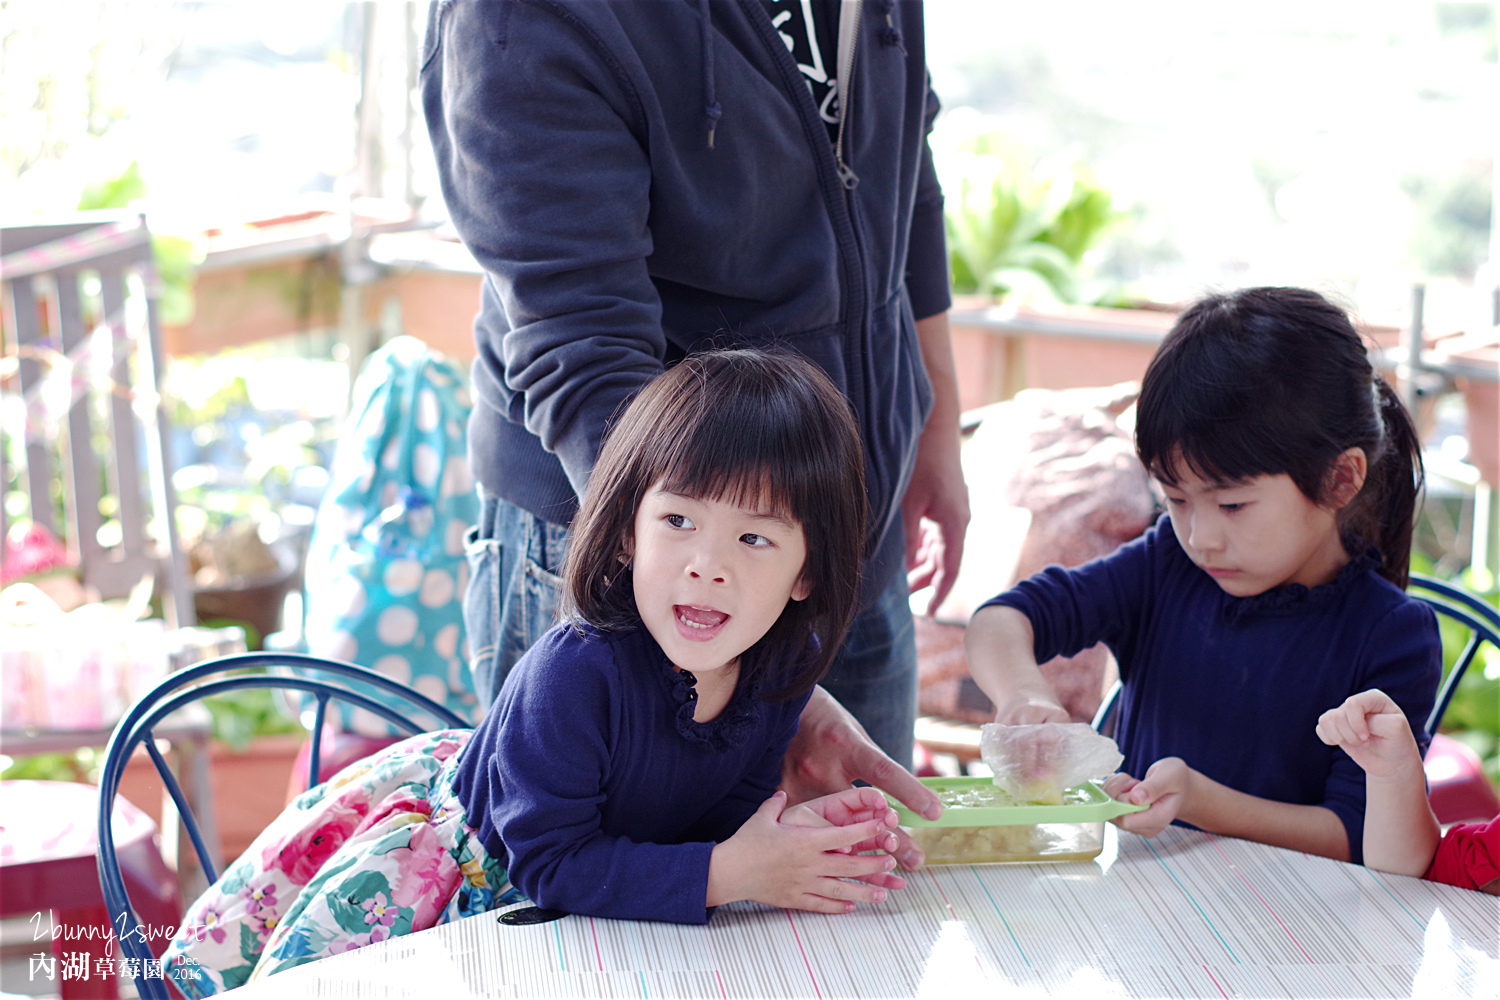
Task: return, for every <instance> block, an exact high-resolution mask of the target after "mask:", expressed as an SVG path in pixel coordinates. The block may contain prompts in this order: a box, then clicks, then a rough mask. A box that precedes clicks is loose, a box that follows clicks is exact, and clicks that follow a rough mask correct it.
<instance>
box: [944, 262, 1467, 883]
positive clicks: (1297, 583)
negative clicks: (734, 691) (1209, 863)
mask: <svg viewBox="0 0 1500 1000" xmlns="http://www.w3.org/2000/svg"><path fill="white" fill-rule="evenodd" d="M1136 450H1137V452H1138V454H1139V455H1140V458H1141V461H1142V462H1143V463H1144V464H1145V466H1146V469H1147V470H1148V471H1149V472H1150V473H1151V476H1152V477H1153V479H1155V481H1156V483H1157V484H1158V486H1159V487H1160V489H1161V492H1162V494H1163V499H1164V501H1165V505H1166V508H1167V514H1168V516H1167V517H1163V518H1161V519H1160V520H1159V521H1158V522H1157V523H1156V525H1154V526H1153V527H1152V528H1151V529H1149V530H1148V531H1147V532H1146V533H1145V534H1144V535H1143V536H1142V537H1141V538H1139V539H1137V540H1136V541H1134V542H1131V543H1129V544H1128V545H1125V546H1123V547H1122V548H1120V549H1119V550H1118V551H1116V552H1115V553H1113V554H1112V555H1109V556H1106V557H1104V558H1102V559H1098V560H1095V561H1094V562H1092V563H1088V564H1086V565H1084V566H1080V567H1077V568H1076V569H1072V570H1063V569H1060V568H1057V567H1051V568H1049V569H1047V570H1044V571H1043V572H1041V573H1039V574H1037V575H1036V576H1034V577H1032V578H1031V579H1029V580H1025V581H1022V582H1021V583H1020V584H1018V585H1017V586H1016V587H1015V588H1014V589H1012V590H1010V591H1007V592H1006V593H1004V594H1001V595H1000V596H999V597H996V598H995V599H994V600H993V601H991V602H989V604H987V605H985V606H984V607H983V608H981V609H980V610H979V611H978V612H976V613H975V615H974V619H973V621H972V622H971V623H970V625H969V633H968V637H967V647H968V658H969V665H970V669H971V671H972V672H973V674H974V677H975V679H976V680H977V681H978V683H979V685H980V687H981V688H983V689H984V690H985V692H986V693H987V694H989V696H990V698H991V700H992V701H994V703H995V706H996V713H995V721H997V722H999V723H1002V724H1011V725H1017V724H1024V723H1038V722H1066V721H1068V716H1067V713H1066V712H1065V711H1064V710H1063V709H1062V707H1061V704H1060V702H1059V700H1058V698H1057V696H1056V694H1055V693H1054V692H1053V691H1052V689H1051V687H1050V686H1049V685H1048V684H1047V682H1046V681H1045V680H1044V679H1043V678H1042V675H1041V673H1040V671H1039V670H1038V669H1037V663H1038V662H1044V661H1046V660H1048V659H1051V658H1052V657H1054V656H1058V655H1072V654H1075V653H1077V652H1079V651H1080V650H1083V649H1085V648H1087V647H1089V646H1091V645H1093V644H1094V643H1096V642H1104V643H1106V644H1107V645H1108V646H1109V647H1110V649H1111V651H1112V652H1113V653H1114V656H1115V659H1116V661H1117V662H1118V663H1119V670H1120V679H1121V681H1122V683H1123V691H1122V695H1121V701H1120V706H1119V713H1118V716H1117V718H1118V723H1117V729H1116V739H1117V740H1118V742H1119V744H1120V749H1121V751H1122V752H1123V753H1124V754H1125V762H1124V764H1123V765H1122V771H1121V773H1120V774H1117V775H1115V776H1114V777H1112V778H1111V779H1110V780H1109V781H1108V782H1107V783H1106V785H1105V788H1106V789H1107V790H1108V791H1110V793H1111V794H1113V795H1114V796H1115V797H1116V798H1119V799H1122V800H1124V801H1127V802H1132V803H1137V804H1146V805H1149V806H1150V808H1149V809H1147V810H1145V811H1144V812H1139V813H1133V814H1130V815H1128V816H1124V817H1121V818H1120V819H1119V820H1116V822H1117V823H1118V824H1119V825H1120V826H1121V827H1122V828H1124V829H1127V830H1131V831H1134V832H1137V833H1140V834H1143V835H1145V836H1152V835H1154V834H1156V833H1158V832H1160V831H1161V830H1162V829H1163V828H1164V827H1165V826H1166V825H1167V824H1169V823H1172V822H1177V823H1179V824H1183V825H1190V826H1196V827H1198V828H1200V829H1204V830H1208V831H1210V832H1214V833H1222V834H1226V835H1230V836H1237V837H1243V838H1246V839H1250V840H1258V841H1262V842H1264V843H1269V844H1275V845H1278V846H1282V847H1288V848H1292V849H1294V850H1300V851H1306V852H1309V853H1314V854H1321V855H1324V856H1327V857H1332V858H1338V859H1341V860H1353V861H1356V862H1358V861H1360V860H1361V855H1362V843H1363V830H1364V812H1365V780H1364V778H1365V776H1364V772H1363V771H1362V770H1361V768H1360V767H1359V766H1358V765H1357V764H1355V763H1354V761H1353V760H1352V759H1351V758H1350V757H1349V755H1348V754H1346V753H1345V752H1344V751H1343V750H1342V749H1339V748H1337V747H1334V746H1329V745H1327V744H1324V743H1323V742H1322V741H1321V740H1319V739H1318V737H1317V735H1316V727H1317V721H1318V717H1319V716H1320V715H1321V714H1322V713H1323V712H1325V711H1327V710H1328V709H1330V708H1334V707H1337V706H1338V705H1341V704H1342V703H1343V702H1344V700H1345V699H1346V698H1348V697H1349V696H1350V695H1352V694H1355V693H1356V692H1360V691H1365V690H1368V689H1371V688H1379V689H1380V690H1382V691H1384V692H1385V693H1386V694H1388V695H1389V696H1390V697H1391V698H1392V699H1393V700H1394V702H1395V703H1396V705H1398V706H1399V707H1400V709H1401V711H1402V712H1403V714H1405V716H1406V718H1407V721H1408V723H1409V724H1410V725H1411V729H1412V732H1413V733H1415V734H1417V739H1418V743H1419V745H1420V746H1421V748H1422V750H1423V751H1424V752H1425V750H1426V746H1427V743H1428V742H1429V741H1430V737H1429V736H1428V734H1427V733H1426V732H1425V729H1424V722H1425V719H1426V717H1427V713H1428V712H1429V711H1430V709H1431V708H1432V704H1433V699H1434V697H1435V693H1436V690H1437V683H1438V678H1439V674H1440V669H1441V647H1440V644H1439V639H1438V631H1437V622H1436V620H1435V618H1434V616H1433V614H1432V612H1431V610H1430V609H1428V608H1427V607H1426V605H1424V604H1422V603H1420V602H1419V601H1416V600H1414V599H1412V598H1409V597H1408V596H1407V595H1406V594H1405V592H1404V590H1403V588H1404V587H1405V586H1406V582H1407V575H1408V564H1409V558H1410V549H1411V536H1412V522H1413V519H1414V517H1415V514H1416V504H1417V497H1418V493H1419V490H1420V488H1421V483H1422V465H1421V452H1420V447H1419V442H1418V440H1417V434H1416V430H1415V428H1414V426H1413V424H1412V420H1411V417H1410V415H1409V414H1408V413H1407V412H1406V410H1405V408H1404V407H1403V406H1402V405H1401V402H1400V400H1399V399H1398V398H1397V397H1396V395H1395V393H1394V392H1392V390H1391V388H1390V386H1389V385H1387V384H1386V382H1385V381H1384V380H1383V379H1382V378H1381V377H1380V376H1379V375H1378V374H1376V373H1375V371H1374V370H1373V368H1372V367H1371V365H1370V361H1369V358H1368V357H1367V356H1366V353H1365V348H1364V344H1363V343H1362V342H1361V340H1360V337H1359V335H1358V334H1357V333H1356V332H1355V330H1354V327H1353V325H1352V324H1351V323H1350V321H1349V318H1348V317H1347V316H1346V315H1345V314H1344V312H1343V311H1342V310H1341V309H1339V308H1338V307H1336V306H1334V305H1333V304H1331V303H1330V302H1328V301H1327V300H1326V299H1324V298H1323V297H1322V296H1321V295H1318V294H1317V293H1316V292H1312V291H1308V290H1306V289H1299V288H1248V289H1243V290H1241V291H1237V292H1231V293H1228V294H1223V295H1213V296H1209V297H1208V298H1206V299H1204V300H1202V301H1201V302H1198V303H1197V304H1195V305H1194V306H1192V307H1191V308H1190V309H1188V310H1187V312H1185V313H1183V315H1182V317H1181V319H1179V320H1178V322H1177V325H1176V326H1175V327H1174V328H1173V329H1172V332H1171V333H1170V334H1168V336H1167V338H1166V339H1165V340H1164V341H1163V342H1162V346H1161V348H1160V350H1158V351H1157V354H1156V357H1155V358H1154V359H1153V360H1152V362H1151V365H1150V367H1149V368H1148V369H1147V371H1146V377H1145V380H1144V382H1143V384H1142V387H1141V396H1140V401H1139V404H1138V416H1137V419H1136ZM1134 775H1141V778H1140V779H1139V780H1138V779H1137V778H1135V777H1133V776H1134Z"/></svg>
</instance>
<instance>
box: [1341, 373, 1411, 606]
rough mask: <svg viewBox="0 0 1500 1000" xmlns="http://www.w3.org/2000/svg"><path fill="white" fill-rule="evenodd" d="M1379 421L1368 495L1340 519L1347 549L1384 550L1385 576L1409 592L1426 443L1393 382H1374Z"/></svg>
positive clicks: (1378, 379)
mask: <svg viewBox="0 0 1500 1000" xmlns="http://www.w3.org/2000/svg"><path fill="white" fill-rule="evenodd" d="M1374 389H1375V392H1376V394H1377V395H1376V398H1377V401H1378V411H1379V415H1380V421H1381V423H1382V424H1383V425H1384V430H1385V433H1384V434H1383V435H1382V439H1381V442H1380V444H1379V445H1378V446H1377V449H1376V453H1375V454H1373V455H1371V456H1370V469H1369V472H1368V473H1367V474H1366V476H1365V485H1364V489H1362V490H1360V491H1359V495H1358V496H1357V497H1355V498H1354V500H1353V501H1352V502H1351V503H1350V504H1349V506H1348V508H1346V513H1345V514H1344V516H1343V517H1342V518H1341V520H1342V522H1343V524H1342V527H1343V529H1344V533H1345V535H1346V536H1352V537H1351V538H1350V541H1346V542H1345V546H1346V547H1348V548H1352V547H1353V545H1352V544H1351V542H1353V543H1354V544H1359V543H1363V544H1364V545H1371V544H1373V545H1378V546H1379V547H1380V554H1381V565H1380V575H1381V576H1383V577H1385V578H1386V579H1387V580H1389V581H1391V582H1392V583H1394V584H1395V585H1396V586H1398V587H1400V588H1401V589H1402V590H1405V589H1406V585H1407V583H1408V581H1409V579H1410V576H1411V536H1412V529H1413V526H1414V524H1415V522H1416V511H1417V498H1418V496H1419V495H1420V494H1421V491H1422V442H1421V440H1420V439H1419V438H1418V437H1417V428H1416V425H1415V423H1414V422H1413V421H1412V417H1411V414H1410V413H1408V412H1407V409H1406V407H1405V406H1404V405H1402V402H1401V398H1400V397H1399V396H1397V395H1396V390H1394V389H1392V388H1391V385H1390V383H1389V382H1387V381H1386V380H1385V379H1383V378H1381V377H1380V376H1379V375H1375V376H1374Z"/></svg>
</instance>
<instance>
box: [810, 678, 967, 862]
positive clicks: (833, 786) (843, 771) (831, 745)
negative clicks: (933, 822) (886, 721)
mask: <svg viewBox="0 0 1500 1000" xmlns="http://www.w3.org/2000/svg"><path fill="white" fill-rule="evenodd" d="M856 780H858V781H864V782H868V783H869V784H871V785H874V786H875V787H876V788H879V789H882V790H884V791H887V792H890V793H891V794H892V795H894V796H895V797H896V798H897V799H898V800H900V801H901V802H902V803H903V804H904V805H906V806H907V807H908V808H910V809H912V810H913V811H915V812H917V813H918V814H920V815H922V816H925V817H927V818H928V819H937V818H938V817H939V816H941V815H942V812H943V807H942V805H941V804H939V802H938V800H937V796H936V795H934V794H933V792H932V790H931V789H930V788H928V787H927V786H926V785H924V784H922V783H921V782H920V781H918V780H917V778H916V777H915V776H914V775H913V774H912V773H911V772H910V771H908V770H907V769H906V768H904V767H902V766H901V765H900V764H897V763H896V762H895V761H893V760H891V759H890V758H889V757H887V756H886V755H885V753H884V752H882V751H881V749H880V748H879V747H878V746H876V745H875V741H874V740H872V739H870V737H869V736H868V735H867V734H866V733H865V731H864V728H863V727H862V726H860V724H859V723H858V722H857V721H855V718H854V716H852V715H850V714H849V712H848V710H847V709H845V708H844V706H842V705H840V704H839V703H838V702H837V701H836V700H835V699H834V697H833V695H831V694H829V693H828V692H827V691H825V690H823V689H822V688H821V687H819V688H814V689H813V694H812V698H810V699H809V700H808V702H807V707H806V708H804V709H803V710H802V724H801V726H800V727H799V728H798V730H797V735H796V737H795V738H794V739H793V740H792V745H791V746H790V747H788V748H787V752H786V757H785V758H784V759H783V761H782V765H781V787H782V790H783V791H785V792H786V793H787V795H788V796H790V799H791V801H792V802H806V801H809V800H811V799H816V798H818V797H820V796H823V795H829V794H832V793H833V792H840V791H843V790H844V789H846V788H849V787H850V786H851V785H852V784H853V783H854V782H855V781H856ZM896 836H897V839H898V843H897V845H896V849H895V850H894V851H892V852H891V853H892V854H894V855H895V856H896V860H897V861H898V862H900V863H901V867H903V868H907V869H914V868H920V867H922V863H923V862H924V861H925V860H926V857H925V856H924V855H923V854H922V851H921V850H920V849H919V848H918V847H917V846H916V845H915V844H913V843H912V842H911V838H909V837H907V836H906V834H905V833H902V832H901V831H900V830H897V831H896Z"/></svg>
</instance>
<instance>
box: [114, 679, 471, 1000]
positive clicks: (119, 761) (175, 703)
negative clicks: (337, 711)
mask: <svg viewBox="0 0 1500 1000" xmlns="http://www.w3.org/2000/svg"><path fill="white" fill-rule="evenodd" d="M244 688H273V689H281V690H288V691H299V692H304V693H306V694H309V695H311V696H312V697H313V699H314V700H315V702H316V705H315V707H314V709H313V718H312V722H311V725H310V731H311V732H312V733H314V734H320V733H321V732H322V731H323V722H324V719H325V718H326V716H327V712H328V705H329V703H330V702H334V701H337V702H340V703H344V704H349V705H353V706H356V707H358V708H363V709H365V710H367V711H370V712H374V713H375V714H376V715H378V716H380V717H381V718H383V719H385V720H386V721H387V722H390V723H391V724H392V725H393V726H395V727H396V728H398V729H399V730H401V731H404V732H406V733H408V734H411V735H415V734H417V733H421V732H427V731H430V730H432V729H449V728H452V729H464V728H468V725H469V724H468V723H467V722H465V721H464V720H463V719H461V718H459V717H458V716H457V715H455V714H454V713H453V712H451V711H449V710H448V709H447V708H445V707H444V706H442V705H440V704H438V703H437V702H435V701H433V700H432V699H430V698H428V697H426V696H425V695H423V694H421V693H419V692H417V691H414V690H412V689H411V688H408V687H406V686H405V685H403V684H401V683H399V682H397V681H394V680H391V679H390V678H389V677H386V676H384V675H382V674H378V673H376V672H374V671H373V670H367V669H365V668H364V667H358V666H355V665H354V664H352V663H341V662H339V661H337V660H327V659H323V658H321V657H316V656H304V655H301V654H298V653H245V654H241V655H238V656H225V657H221V658H219V659H217V660H209V661H207V662H205V663H199V664H197V665H195V666H192V667H189V668H187V669H186V670H181V671H178V672H177V673H175V674H172V675H170V676H169V677H167V678H166V679H165V680H163V681H162V682H161V683H159V684H157V685H156V687H154V688H152V689H151V690H150V691H149V692H147V693H146V694H145V695H144V696H143V697H142V698H141V699H140V700H139V701H137V702H136V703H135V705H133V706H132V707H131V709H130V711H129V712H128V713H127V714H126V715H125V717H124V718H123V719H122V720H120V723H119V724H118V725H117V726H116V727H115V731H114V733H113V735H112V736H111V737H110V740H109V746H108V748H107V749H106V750H105V754H104V766H103V774H102V777H101V778H100V781H99V882H100V886H101V888H102V889H103V894H104V905H105V906H106V907H107V908H108V910H109V915H110V921H111V923H112V924H113V925H114V927H115V929H116V931H117V932H118V935H119V946H120V948H121V949H122V951H123V953H124V954H125V956H126V957H128V958H134V959H138V960H139V961H138V962H137V964H136V967H137V968H144V963H145V961H146V960H148V959H150V958H151V952H150V951H149V949H148V948H147V947H146V944H147V942H146V941H145V939H144V935H143V934H141V933H140V932H139V926H140V925H139V922H138V921H137V920H136V916H135V910H134V908H133V907H132V906H131V903H130V897H129V894H128V893H127V891H126V889H125V882H124V879H123V877H122V876H121V873H120V866H119V861H118V858H117V857H116V854H115V847H114V839H113V837H112V835H111V825H110V817H111V815H112V810H113V808H114V800H115V794H116V793H117V791H118V789H119V787H120V778H121V775H122V773H123V772H124V769H125V765H126V763H127V762H128V761H129V760H130V758H131V755H132V754H133V753H134V752H135V749H136V747H145V749H146V753H147V754H148V755H149V756H150V758H151V762H152V763H153V764H154V765H155V767H156V771H157V773H158V774H159V775H160V776H161V780H162V783H163V784H164V785H165V786H166V789H167V794H169V795H170V796H171V797H172V801H173V802H174V803H176V806H177V810H178V812H179V813H180V814H181V816H182V820H183V824H184V826H185V827H186V828H187V832H188V837H189V839H190V840H191V841H192V844H193V850H194V851H195V852H196V853H197V855H198V862H199V864H201V865H202V866H203V872H204V874H205V876H206V877H207V878H208V880H209V881H210V882H214V881H217V879H218V872H217V871H216V869H215V866H214V864H213V859H212V856H211V854H210V852H209V850H208V848H207V845H206V844H205V841H204V838H203V835H202V832H201V831H200V829H199V824H198V822H197V819H196V818H195V817H194V816H193V815H192V810H191V808H190V807H189V805H188V803H187V800H186V799H185V797H184V796H183V792H182V788H181V786H180V785H179V784H178V782H177V779H176V777H175V776H174V775H173V774H172V770H171V768H170V767H169V766H168V764H167V762H166V760H165V759H164V758H163V757H162V755H161V752H160V751H159V750H158V749H157V748H156V740H155V738H154V737H153V732H152V731H153V729H154V728H155V727H156V726H157V725H158V724H160V723H161V722H162V720H163V719H165V718H167V716H169V715H171V714H172V713H173V712H176V711H178V710H179V709H181V708H184V707H185V706H187V705H190V704H192V703H194V702H197V701H199V700H201V699H203V698H206V697H209V696H211V695H216V694H223V693H225V692H228V691H235V690H240V689H244ZM375 692H379V693H380V694H381V696H382V698H383V700H376V698H374V697H372V696H371V695H372V694H373V693H375ZM396 706H400V707H399V708H398V707H396ZM420 719H427V720H430V723H429V724H426V725H423V724H422V723H421V722H419V721H418V720H420ZM319 742H320V740H319V739H318V738H317V737H316V735H315V737H314V738H313V740H312V741H311V752H310V756H309V760H308V787H311V786H313V785H315V784H317V774H318V765H319ZM136 985H137V987H138V988H139V990H140V993H141V996H142V997H146V998H149V1000H156V998H161V1000H165V998H166V997H167V996H168V993H167V991H166V988H165V986H164V985H163V982H162V980H160V979H147V978H145V977H144V974H143V975H142V977H140V978H138V979H137V981H136Z"/></svg>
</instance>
